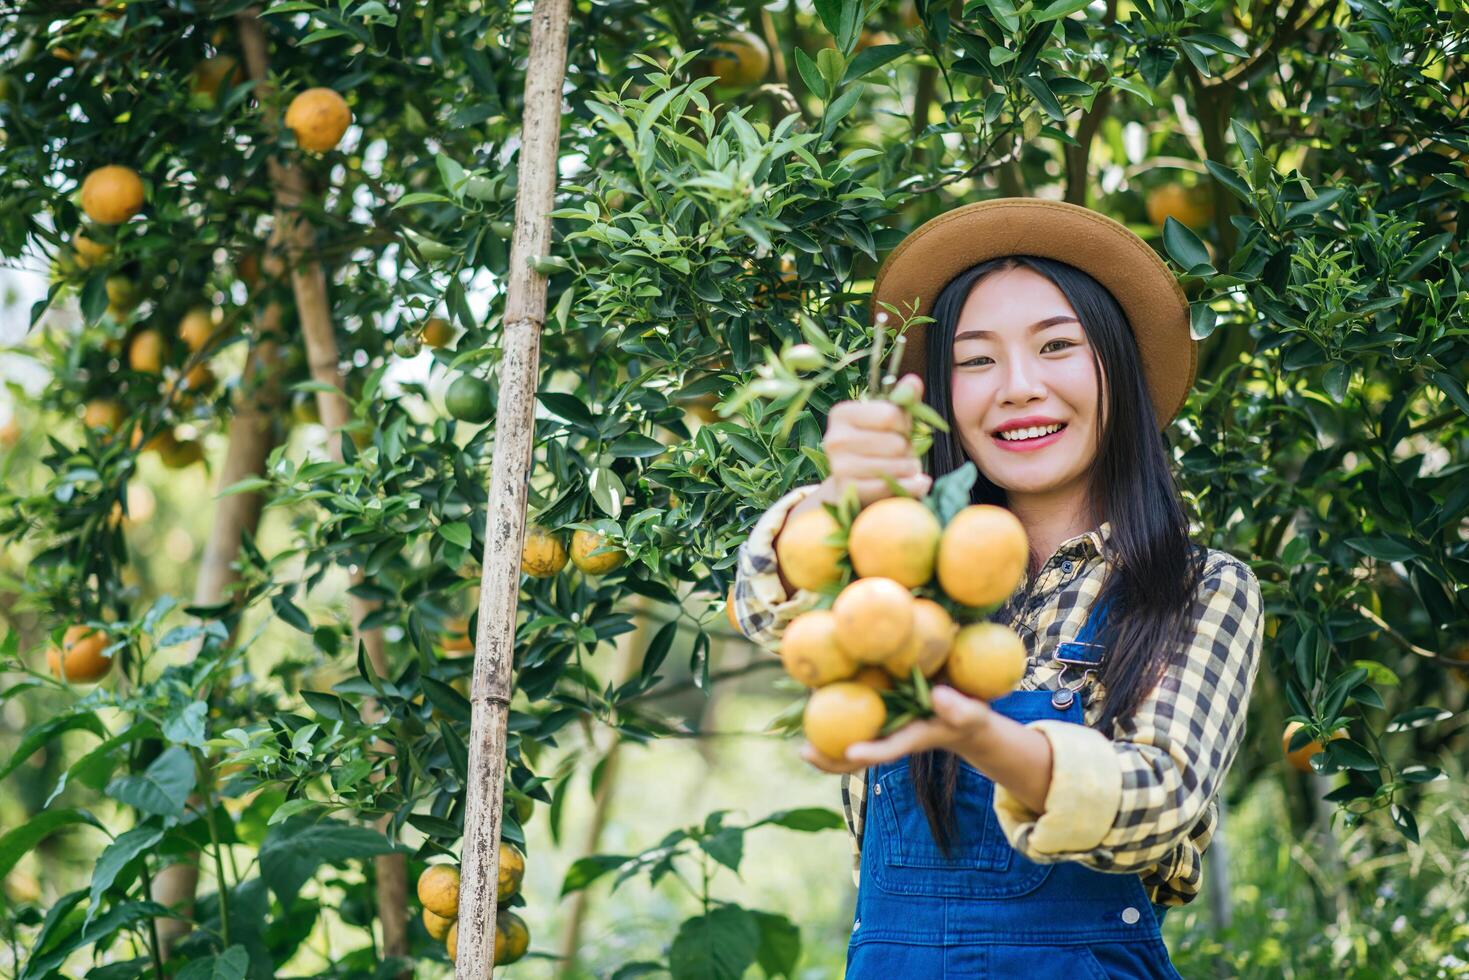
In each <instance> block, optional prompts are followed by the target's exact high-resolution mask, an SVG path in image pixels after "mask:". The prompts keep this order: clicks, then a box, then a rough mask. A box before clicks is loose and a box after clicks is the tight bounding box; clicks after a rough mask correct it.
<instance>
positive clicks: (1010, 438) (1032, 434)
mask: <svg viewBox="0 0 1469 980" xmlns="http://www.w3.org/2000/svg"><path fill="white" fill-rule="evenodd" d="M1060 431H1061V426H1060V424H1056V425H1033V426H1031V427H1030V428H1028V429H1011V430H1010V431H1008V432H1001V433H1000V438H1001V439H1004V440H1005V441H1006V442H1016V441H1018V440H1021V439H1039V438H1040V437H1041V436H1046V435H1050V434H1051V433H1052V432H1060Z"/></svg>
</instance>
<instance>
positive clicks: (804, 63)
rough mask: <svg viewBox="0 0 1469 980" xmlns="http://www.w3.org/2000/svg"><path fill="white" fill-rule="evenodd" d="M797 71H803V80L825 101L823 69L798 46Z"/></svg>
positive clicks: (812, 91) (825, 90)
mask: <svg viewBox="0 0 1469 980" xmlns="http://www.w3.org/2000/svg"><path fill="white" fill-rule="evenodd" d="M796 71H798V72H800V73H801V81H803V82H805V83H806V87H807V88H809V89H810V90H811V93H812V94H813V95H815V96H816V97H817V98H818V99H820V100H821V101H823V102H825V101H826V98H827V88H826V80H825V79H824V78H822V77H821V69H819V68H817V67H816V62H814V61H812V60H811V56H810V55H808V54H806V52H804V51H802V50H801V49H800V48H796Z"/></svg>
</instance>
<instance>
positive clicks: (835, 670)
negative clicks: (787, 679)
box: [780, 609, 858, 687]
mask: <svg viewBox="0 0 1469 980" xmlns="http://www.w3.org/2000/svg"><path fill="white" fill-rule="evenodd" d="M836 628H837V627H836V614H835V613H833V612H832V611H831V610H830V609H813V610H811V611H810V612H805V613H802V614H801V615H799V616H797V617H796V618H795V619H793V620H791V621H790V623H788V624H787V625H786V628H785V632H784V633H782V634H781V638H780V662H781V664H782V666H784V667H785V669H786V673H787V674H790V675H791V676H792V677H794V678H795V679H796V680H798V681H800V682H801V683H802V684H805V685H806V686H807V687H822V686H824V685H826V684H830V683H832V682H833V681H841V680H846V679H847V678H848V677H851V676H852V675H853V674H855V673H856V672H857V666H858V664H857V662H856V661H855V660H853V659H852V657H851V655H850V654H848V653H847V652H846V651H844V650H843V649H842V648H841V647H840V646H839V645H838V644H837V637H836Z"/></svg>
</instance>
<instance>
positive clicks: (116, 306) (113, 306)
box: [107, 276, 143, 320]
mask: <svg viewBox="0 0 1469 980" xmlns="http://www.w3.org/2000/svg"><path fill="white" fill-rule="evenodd" d="M142 301H143V291H142V290H141V289H139V288H138V284H137V283H135V282H133V281H132V280H131V279H129V278H128V277H127V276H108V277H107V306H108V309H109V310H110V311H111V312H112V315H113V316H115V317H117V318H118V319H119V320H120V319H122V318H123V317H124V316H126V315H127V314H129V313H131V312H132V311H133V310H135V309H137V308H138V304H139V303H141V302H142Z"/></svg>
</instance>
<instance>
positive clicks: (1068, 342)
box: [1041, 339, 1076, 354]
mask: <svg viewBox="0 0 1469 980" xmlns="http://www.w3.org/2000/svg"><path fill="white" fill-rule="evenodd" d="M1051 344H1065V345H1066V347H1075V346H1076V345H1075V344H1073V343H1072V342H1071V341H1069V340H1060V339H1056V340H1051V341H1047V342H1046V345H1045V347H1042V348H1041V353H1042V354H1044V353H1045V352H1046V347H1049V346H1051ZM1065 349H1066V348H1065V347H1063V348H1061V350H1065Z"/></svg>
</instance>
